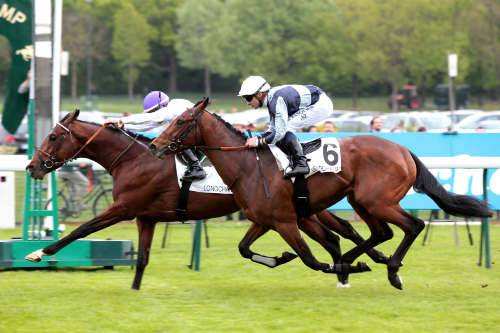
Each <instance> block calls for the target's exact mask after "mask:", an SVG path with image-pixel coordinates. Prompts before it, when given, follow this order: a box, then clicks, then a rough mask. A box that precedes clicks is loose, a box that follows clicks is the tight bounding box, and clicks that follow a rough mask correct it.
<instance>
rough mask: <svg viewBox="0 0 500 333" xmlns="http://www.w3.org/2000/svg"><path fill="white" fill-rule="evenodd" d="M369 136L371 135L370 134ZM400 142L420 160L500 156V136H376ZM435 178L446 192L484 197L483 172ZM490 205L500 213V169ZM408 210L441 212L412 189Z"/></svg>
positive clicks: (491, 181)
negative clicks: (427, 158)
mask: <svg viewBox="0 0 500 333" xmlns="http://www.w3.org/2000/svg"><path fill="white" fill-rule="evenodd" d="M355 135H367V134H366V133H333V134H332V133H298V137H299V139H300V141H309V140H312V139H315V138H317V137H328V136H335V137H337V138H339V139H340V138H343V137H347V136H355ZM368 135H371V133H369V134H368ZM374 135H377V136H379V137H382V138H384V139H387V140H390V141H393V142H396V143H398V144H400V145H402V146H404V147H406V148H408V149H409V150H410V151H411V152H413V153H414V154H415V155H417V156H419V157H447V156H450V157H457V156H459V157H460V156H464V157H467V156H495V157H496V156H499V155H500V150H499V148H498V146H499V143H500V134H497V133H470V134H442V133H380V134H378V133H377V134H374ZM431 172H432V174H433V175H434V176H435V177H436V178H437V179H438V180H439V182H440V183H441V184H442V185H443V186H444V188H445V189H446V190H448V191H450V192H453V193H457V194H467V195H473V196H476V197H478V198H481V199H482V197H483V170H482V169H431ZM487 179H488V180H487V182H488V186H487V188H488V202H489V204H490V206H491V208H492V209H500V169H490V170H488V178H487ZM401 206H402V207H403V208H405V209H439V207H438V206H437V205H436V204H435V203H434V201H432V200H431V199H430V198H429V197H428V196H426V195H423V194H418V193H415V192H414V191H413V189H410V191H409V192H408V194H407V195H406V197H405V198H404V199H403V200H402V201H401ZM332 209H338V210H342V209H349V210H351V209H352V208H351V206H350V205H349V204H348V203H347V200H345V199H344V200H342V201H340V202H339V203H337V204H335V205H334V206H333V207H332Z"/></svg>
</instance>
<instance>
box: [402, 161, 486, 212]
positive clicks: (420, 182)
mask: <svg viewBox="0 0 500 333" xmlns="http://www.w3.org/2000/svg"><path fill="white" fill-rule="evenodd" d="M410 154H411V157H412V158H413V160H414V161H415V164H416V165H417V179H416V180H415V184H413V188H414V189H415V191H416V192H423V193H425V194H427V195H428V196H429V197H431V199H432V200H434V202H435V203H436V204H437V205H438V206H439V207H440V208H441V209H442V210H444V211H445V212H446V213H448V214H451V215H455V216H464V217H491V216H493V213H492V212H490V210H489V209H488V205H487V204H486V203H485V202H483V201H480V200H478V199H476V198H474V197H471V196H468V195H461V194H455V193H451V192H448V191H446V190H445V189H444V187H443V186H441V184H439V182H438V181H437V179H436V178H435V177H434V176H433V175H432V173H431V172H430V171H429V169H427V167H426V166H425V165H424V164H423V163H422V161H420V160H419V159H418V157H417V156H415V155H413V153H411V152H410Z"/></svg>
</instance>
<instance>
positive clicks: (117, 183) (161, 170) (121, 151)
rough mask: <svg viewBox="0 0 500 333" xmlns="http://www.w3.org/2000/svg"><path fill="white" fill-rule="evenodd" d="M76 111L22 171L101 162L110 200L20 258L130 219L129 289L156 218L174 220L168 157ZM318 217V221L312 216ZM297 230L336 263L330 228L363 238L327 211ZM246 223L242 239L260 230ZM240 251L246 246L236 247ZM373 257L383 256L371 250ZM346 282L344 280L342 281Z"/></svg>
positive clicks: (195, 197)
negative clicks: (133, 257)
mask: <svg viewBox="0 0 500 333" xmlns="http://www.w3.org/2000/svg"><path fill="white" fill-rule="evenodd" d="M78 114H79V111H75V112H73V113H70V114H68V115H67V116H66V117H65V118H64V119H63V120H61V122H60V123H58V124H57V125H56V126H55V127H54V128H53V129H52V131H51V133H49V135H48V136H47V138H45V140H44V141H43V143H42V146H41V147H40V149H37V150H36V152H35V154H34V156H33V159H32V161H31V162H30V163H29V165H28V166H27V168H26V169H27V171H28V172H29V173H30V174H31V176H32V177H34V178H37V179H42V178H43V177H44V176H45V175H46V174H47V173H49V172H51V171H54V170H56V169H57V168H59V167H61V166H62V165H64V164H65V163H66V162H67V161H69V160H71V159H73V158H76V157H86V158H89V159H91V160H93V161H95V162H97V163H99V164H100V165H102V166H103V167H104V168H105V169H106V170H107V171H108V172H109V173H110V174H111V176H112V177H113V199H114V203H113V204H112V205H111V206H110V207H109V208H108V209H107V210H106V211H104V212H103V213H102V214H100V215H98V216H96V217H95V218H93V219H92V220H90V221H88V222H86V223H84V224H82V225H80V226H79V227H78V228H76V229H75V230H73V231H72V232H71V233H69V234H68V235H66V236H65V237H63V238H61V239H60V240H58V241H56V242H54V243H53V244H51V245H49V246H47V247H46V248H44V249H40V250H37V251H35V252H33V253H31V254H29V255H28V256H27V257H26V259H27V260H31V261H40V260H41V258H42V256H44V255H53V254H55V253H57V252H58V251H59V250H61V249H62V248H63V247H65V246H67V245H68V244H70V243H71V242H73V241H75V240H77V239H79V238H83V237H86V236H87V235H89V234H91V233H94V232H96V231H99V230H102V229H104V228H107V227H109V226H111V225H114V224H116V223H118V222H120V221H126V220H132V219H134V218H136V221H137V226H138V232H139V250H138V259H137V266H136V272H135V278H134V281H133V284H132V288H134V289H139V288H140V285H141V280H142V276H143V273H144V269H145V267H146V265H147V264H148V261H149V254H150V247H151V242H152V239H153V233H154V228H155V224H156V223H157V222H159V221H162V222H172V221H177V220H178V217H177V213H176V212H175V209H176V207H177V202H178V199H179V195H180V189H179V186H178V183H177V175H176V169H175V162H174V157H173V156H170V157H169V158H166V159H164V160H160V159H158V158H156V157H154V156H153V155H152V154H151V153H150V151H149V150H148V148H147V144H149V142H150V140H149V139H147V138H145V137H142V136H139V137H137V138H133V137H131V136H130V135H129V134H128V133H126V132H125V131H123V130H118V129H115V128H105V127H102V126H101V125H99V124H93V123H89V122H85V121H79V120H78V119H77V118H78ZM238 209H239V207H238V205H237V204H236V203H235V201H234V198H233V196H232V195H227V194H209V193H198V192H191V193H190V195H189V200H188V204H187V219H207V218H212V217H218V216H223V215H226V214H229V213H232V212H235V211H237V210H238ZM318 218H319V220H318ZM299 225H300V228H301V229H302V230H303V231H304V232H305V233H307V234H308V235H309V236H310V237H311V238H313V239H314V240H316V241H318V242H319V243H320V244H321V245H322V246H323V247H324V248H325V249H326V250H327V251H328V252H329V253H330V255H331V256H332V258H333V259H334V260H336V261H338V260H339V259H340V255H341V253H340V247H339V242H338V237H337V236H336V235H335V234H333V233H331V232H330V230H334V231H336V232H337V233H339V234H340V235H342V236H343V237H346V238H348V239H350V240H352V241H354V242H355V243H357V244H361V243H362V242H363V239H362V238H361V236H360V235H359V234H358V233H357V232H356V231H355V230H354V229H353V228H352V227H351V226H350V225H349V223H348V222H347V221H345V220H342V219H340V218H338V217H336V216H334V215H332V214H330V213H329V212H327V211H324V212H319V213H318V214H317V217H316V216H313V217H311V218H309V219H303V220H301V221H300V224H299ZM264 231H265V230H264V229H262V228H260V227H258V226H254V225H252V226H251V227H250V229H249V231H248V233H247V236H246V237H247V238H249V237H250V238H252V237H255V235H256V234H262V233H264ZM240 251H242V252H245V253H247V252H248V250H247V249H246V248H245V247H244V246H241V245H240ZM248 255H250V256H254V255H255V257H254V260H255V261H256V262H258V263H261V264H265V265H268V266H271V267H276V266H278V265H281V264H283V263H286V262H288V261H290V260H292V259H294V258H295V257H296V255H294V254H291V253H289V252H284V253H283V255H282V256H280V257H266V256H259V255H257V254H255V253H249V254H248ZM370 256H371V257H372V258H373V259H374V260H378V261H383V260H386V259H387V258H386V257H385V256H384V255H383V254H382V253H380V252H378V251H375V250H372V251H371V252H370ZM343 282H344V283H347V280H343Z"/></svg>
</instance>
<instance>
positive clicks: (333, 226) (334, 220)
mask: <svg viewBox="0 0 500 333" xmlns="http://www.w3.org/2000/svg"><path fill="white" fill-rule="evenodd" d="M316 216H317V217H318V219H319V220H320V222H321V224H323V225H325V226H326V227H328V229H330V230H332V231H334V232H336V233H337V234H339V235H340V236H342V237H343V238H345V239H349V240H350V241H352V242H353V243H354V244H356V245H361V243H363V242H364V241H365V239H364V238H363V237H361V235H360V234H359V233H358V232H357V231H356V230H355V229H354V228H353V227H352V225H351V224H350V223H349V221H347V220H344V219H342V218H340V217H338V216H336V215H334V214H332V213H330V212H328V211H327V210H324V211H321V212H319V213H317V214H316ZM366 254H367V255H368V256H369V257H370V258H371V259H372V260H373V261H374V262H376V263H378V264H387V262H388V261H389V258H388V257H387V256H386V255H385V254H383V253H382V252H380V251H378V250H376V249H374V248H370V249H367V250H366Z"/></svg>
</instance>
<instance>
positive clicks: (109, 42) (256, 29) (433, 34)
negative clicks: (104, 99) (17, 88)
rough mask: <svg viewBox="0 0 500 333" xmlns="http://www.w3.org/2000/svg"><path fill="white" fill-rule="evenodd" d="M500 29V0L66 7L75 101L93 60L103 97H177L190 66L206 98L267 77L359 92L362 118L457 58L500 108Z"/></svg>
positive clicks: (464, 76)
mask: <svg viewBox="0 0 500 333" xmlns="http://www.w3.org/2000/svg"><path fill="white" fill-rule="evenodd" d="M499 22H500V3H499V2H498V1H495V0H443V1H437V2H436V1H433V0H412V1H399V0H356V1H350V0H311V1H295V0H224V1H223V0H204V1H196V0H93V1H81V0H68V1H65V7H64V19H63V23H64V33H63V48H65V49H66V50H69V51H70V61H71V71H70V73H71V82H70V84H68V86H70V87H71V89H70V90H66V92H69V91H70V92H71V95H72V96H73V97H76V95H77V94H78V93H81V91H80V92H79V91H78V87H79V86H82V83H83V82H84V80H85V75H82V74H84V73H86V68H88V67H89V66H88V63H89V61H88V60H89V58H90V59H91V62H90V64H92V61H93V62H94V66H95V67H96V70H97V71H98V72H99V75H98V76H95V77H94V78H92V77H90V81H94V82H90V83H88V85H90V86H92V85H96V88H95V90H96V91H98V92H99V93H119V92H121V91H124V90H127V92H128V94H129V95H130V96H131V95H133V92H134V90H135V89H134V85H135V82H136V81H137V79H138V78H139V77H140V78H141V82H142V83H141V88H140V89H141V92H142V89H146V88H145V87H142V85H144V84H145V83H147V86H148V88H155V89H164V87H168V89H169V91H171V92H175V91H176V90H177V83H178V81H179V82H181V83H184V82H185V80H182V79H183V78H182V77H179V78H177V73H178V71H179V68H178V66H181V67H182V68H181V69H180V70H181V71H183V72H186V68H188V69H191V70H192V71H191V72H189V73H193V75H194V76H198V78H199V79H198V82H201V81H203V82H204V87H205V93H206V94H210V93H211V90H212V88H211V83H214V82H215V83H218V82H220V81H221V80H225V78H229V79H230V80H231V81H234V80H236V79H242V78H243V77H245V76H247V75H250V74H260V75H263V76H265V77H266V78H267V79H268V80H269V81H270V82H271V83H272V84H281V83H285V82H297V83H314V84H317V85H319V86H321V87H322V88H324V89H326V90H328V91H329V92H330V93H331V94H332V95H334V96H335V95H337V94H338V93H342V94H347V93H349V92H350V94H351V96H352V101H353V102H352V104H353V106H354V107H356V105H357V96H359V95H360V94H362V93H367V92H370V89H374V87H384V89H386V90H385V91H386V92H387V91H388V90H390V91H392V93H395V92H396V91H397V89H398V88H399V87H401V85H402V84H404V83H406V82H410V81H411V82H413V83H415V84H417V85H418V86H419V88H420V89H421V90H422V89H424V90H427V91H428V90H431V89H432V87H434V86H435V85H436V84H438V83H442V82H443V81H446V72H447V64H446V60H447V54H448V53H449V52H456V53H458V54H459V78H458V81H462V82H466V83H468V84H469V85H471V86H472V90H473V91H476V92H479V93H488V94H490V95H491V96H496V97H498V95H500V92H499V90H500V83H499V80H498V78H499V77H500V64H499V61H500V60H499V59H500V47H499V38H500V24H499ZM90 23H91V24H90ZM90 27H91V28H92V29H91V31H90ZM89 33H90V39H89ZM89 41H90V44H91V46H90V47H89ZM0 43H1V41H0ZM3 58H5V57H4V56H2V53H1V52H0V74H1V73H4V72H5V68H6V66H7V65H8V62H6V61H3V60H2V59H3ZM90 68H92V66H90ZM141 69H143V70H141ZM211 73H214V74H217V76H211ZM87 77H88V76H87ZM120 78H123V79H125V81H126V83H125V82H124V80H121V79H120ZM189 79H190V80H189V81H188V82H192V83H190V84H194V82H195V81H196V80H193V79H192V78H191V77H190V78H189ZM180 80H182V81H180ZM79 83H80V84H79ZM219 85H220V84H219ZM184 87H186V84H184ZM188 88H189V86H188ZM388 88H389V89H388ZM191 89H194V88H191ZM377 89H379V90H380V88H377ZM387 89H388V90H387ZM234 90H237V87H235V88H234Z"/></svg>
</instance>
